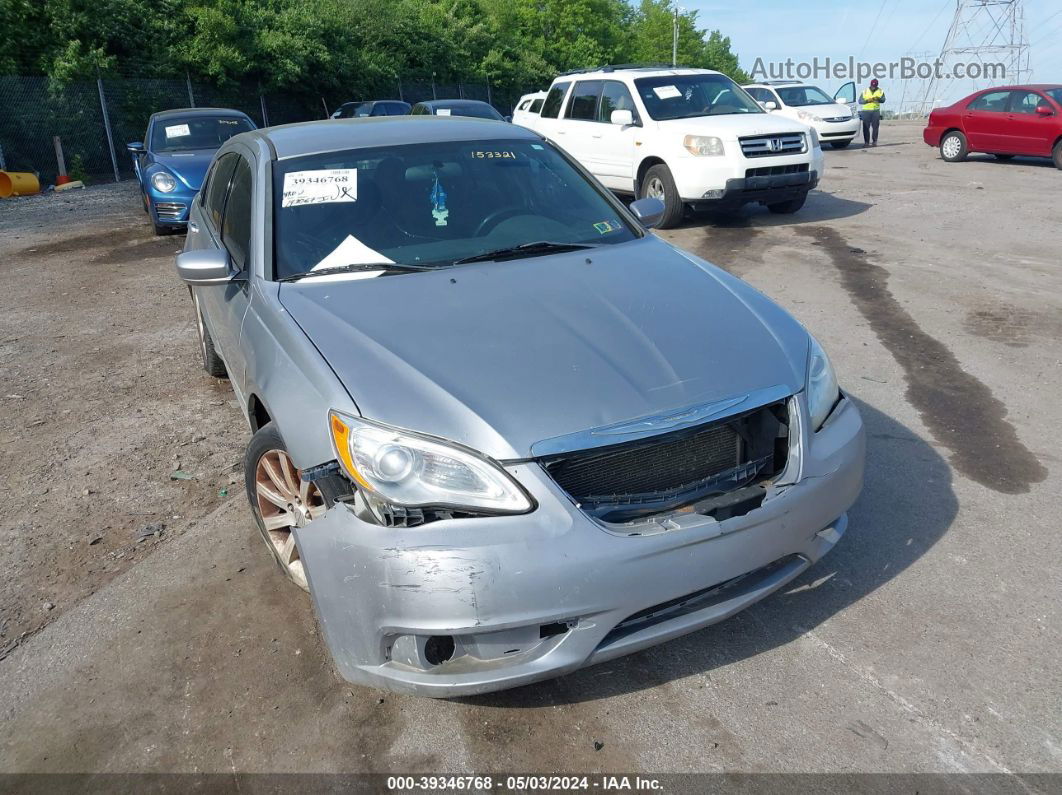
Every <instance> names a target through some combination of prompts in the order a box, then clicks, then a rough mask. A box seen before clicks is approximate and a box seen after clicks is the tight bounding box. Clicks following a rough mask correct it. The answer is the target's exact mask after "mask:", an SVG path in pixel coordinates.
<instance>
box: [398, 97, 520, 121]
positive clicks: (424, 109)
mask: <svg viewBox="0 0 1062 795" xmlns="http://www.w3.org/2000/svg"><path fill="white" fill-rule="evenodd" d="M411 112H412V114H413V115H414V116H471V117H473V118H476V119H494V120H495V121H509V119H507V118H506V117H504V116H502V115H501V114H500V113H498V111H496V110H495V109H494V108H493V107H492V106H490V105H488V104H487V103H486V102H480V101H479V100H478V99H433V100H431V101H429V102H418V103H417V104H416V105H414V106H413V110H412V111H411Z"/></svg>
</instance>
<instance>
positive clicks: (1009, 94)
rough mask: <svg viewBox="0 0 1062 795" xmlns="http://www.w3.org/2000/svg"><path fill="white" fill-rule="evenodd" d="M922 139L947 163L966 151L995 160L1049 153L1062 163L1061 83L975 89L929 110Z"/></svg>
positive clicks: (961, 156) (958, 157)
mask: <svg viewBox="0 0 1062 795" xmlns="http://www.w3.org/2000/svg"><path fill="white" fill-rule="evenodd" d="M922 139H923V140H924V141H925V142H926V143H927V144H929V145H930V146H939V147H940V156H941V157H942V158H944V160H947V161H948V162H949V163H957V162H958V161H960V160H965V159H966V155H968V154H969V153H970V152H987V153H988V154H992V155H995V156H996V157H998V158H999V159H1000V160H1010V158H1012V157H1014V156H1015V155H1032V156H1034V157H1051V158H1054V161H1055V165H1056V166H1058V167H1059V168H1062V86H1059V85H1032V86H1005V87H1003V88H989V89H986V90H984V91H978V92H977V93H976V94H971V95H970V96H968V97H966V98H965V99H961V100H959V101H958V102H956V103H955V104H954V105H949V106H948V107H946V108H937V109H936V110H934V111H933V112H932V113H930V114H929V124H928V125H927V126H926V128H925V130H923V131H922Z"/></svg>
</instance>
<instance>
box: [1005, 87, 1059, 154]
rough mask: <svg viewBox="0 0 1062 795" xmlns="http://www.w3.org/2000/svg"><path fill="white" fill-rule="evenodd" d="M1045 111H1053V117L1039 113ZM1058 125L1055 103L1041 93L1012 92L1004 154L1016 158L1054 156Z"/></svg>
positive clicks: (1025, 90) (1027, 91)
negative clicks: (1040, 110) (1019, 156)
mask: <svg viewBox="0 0 1062 795" xmlns="http://www.w3.org/2000/svg"><path fill="white" fill-rule="evenodd" d="M1042 107H1046V108H1047V109H1049V110H1050V111H1051V114H1050V115H1041V114H1040V113H1037V108H1042ZM1057 121H1058V120H1057V119H1056V118H1055V115H1054V108H1053V107H1052V106H1051V103H1050V102H1048V101H1047V97H1045V96H1043V95H1042V94H1040V93H1039V92H1038V91H1029V90H1028V89H1021V90H1016V91H1011V92H1010V106H1009V110H1008V113H1007V124H1006V127H1005V128H1004V138H1005V141H1004V143H1005V144H1006V147H1007V148H1006V149H1005V150H1004V151H1006V152H1007V153H1009V154H1015V155H1036V156H1039V157H1045V156H1048V155H1050V154H1051V148H1052V146H1053V145H1054V133H1055V128H1056V123H1057Z"/></svg>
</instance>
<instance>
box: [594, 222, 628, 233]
mask: <svg viewBox="0 0 1062 795" xmlns="http://www.w3.org/2000/svg"><path fill="white" fill-rule="evenodd" d="M622 228H623V227H622V226H620V222H619V221H617V220H615V219H613V220H611V221H599V222H598V223H596V224H594V229H596V230H597V233H598V234H599V235H607V234H608V233H609V232H618V231H619V230H620V229H622Z"/></svg>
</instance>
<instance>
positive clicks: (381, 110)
mask: <svg viewBox="0 0 1062 795" xmlns="http://www.w3.org/2000/svg"><path fill="white" fill-rule="evenodd" d="M411 107H412V105H410V104H409V103H408V102H403V101H402V100H400V99H376V100H372V101H370V102H344V103H343V104H342V105H340V106H339V107H338V108H336V112H335V113H333V114H332V118H333V119H355V118H358V119H360V118H362V117H363V116H405V115H406V114H407V113H409V109H410V108H411Z"/></svg>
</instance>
